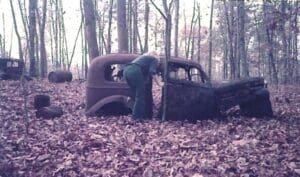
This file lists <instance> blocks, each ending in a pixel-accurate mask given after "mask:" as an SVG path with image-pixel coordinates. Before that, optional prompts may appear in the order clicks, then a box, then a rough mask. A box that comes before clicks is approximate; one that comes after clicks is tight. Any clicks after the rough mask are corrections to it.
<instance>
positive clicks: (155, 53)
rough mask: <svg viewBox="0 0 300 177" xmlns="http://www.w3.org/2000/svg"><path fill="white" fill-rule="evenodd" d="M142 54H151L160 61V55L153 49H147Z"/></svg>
mask: <svg viewBox="0 0 300 177" xmlns="http://www.w3.org/2000/svg"><path fill="white" fill-rule="evenodd" d="M143 55H148V56H152V57H154V58H156V59H157V60H158V61H160V55H159V53H158V52H156V51H155V50H152V51H148V52H146V53H144V54H143Z"/></svg>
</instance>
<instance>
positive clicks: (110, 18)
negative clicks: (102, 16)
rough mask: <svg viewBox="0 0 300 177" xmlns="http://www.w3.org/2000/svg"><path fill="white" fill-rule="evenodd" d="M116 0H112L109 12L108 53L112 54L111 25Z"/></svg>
mask: <svg viewBox="0 0 300 177" xmlns="http://www.w3.org/2000/svg"><path fill="white" fill-rule="evenodd" d="M113 4H114V0H110V3H109V12H108V30H107V53H108V54H109V53H111V24H112V18H113V17H112V16H113Z"/></svg>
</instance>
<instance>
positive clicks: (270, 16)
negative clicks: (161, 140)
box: [0, 0, 300, 85]
mask: <svg viewBox="0 0 300 177" xmlns="http://www.w3.org/2000/svg"><path fill="white" fill-rule="evenodd" d="M68 3H74V4H75V3H79V4H80V6H79V7H80V10H79V11H75V14H74V18H72V20H71V22H70V21H69V19H67V20H66V19H65V16H66V14H68V13H71V12H69V11H68V10H69V9H68V8H65V7H64V5H65V2H63V1H62V0H29V1H26V0H9V1H4V0H2V1H0V4H1V5H2V6H3V7H8V8H4V9H2V11H1V13H2V14H1V21H2V24H1V26H2V27H1V28H0V56H1V57H2V58H4V57H12V58H19V59H21V60H24V61H25V63H26V66H27V67H26V72H28V73H29V74H30V75H31V76H38V77H42V78H43V77H45V76H46V75H47V72H48V71H50V70H53V69H57V68H60V69H67V70H72V72H73V73H74V75H77V76H78V77H79V78H85V77H86V73H87V68H88V65H89V62H91V60H92V59H93V58H94V57H95V56H98V55H103V54H108V53H115V52H129V53H144V52H147V51H148V50H156V51H159V52H161V53H162V54H164V55H166V57H168V56H169V55H173V56H180V57H184V58H187V59H189V60H194V61H197V62H199V63H200V64H201V65H202V66H203V68H204V69H205V70H206V71H207V73H208V74H209V75H210V76H211V77H212V78H213V79H214V80H220V79H236V78H241V77H248V76H263V77H265V78H266V79H267V81H268V82H270V83H274V84H297V85H298V84H300V76H299V57H298V56H299V54H298V49H299V45H298V40H299V37H298V33H299V22H298V16H299V15H298V14H299V12H300V10H299V9H300V8H299V1H296V0H262V1H254V0H252V1H244V0H240V1H227V0H210V1H206V2H204V1H200V0H189V1H180V0H161V1H160V0H155V1H154V0H80V1H78V2H77V1H74V2H73V1H72V2H71V1H70V2H68ZM187 4H188V5H187ZM207 4H209V5H210V7H205V8H203V7H201V6H207ZM74 6H75V5H74ZM203 9H204V10H203ZM73 12H74V11H72V13H73ZM10 17H12V18H10ZM207 18H210V20H209V21H208V19H207ZM206 22H209V24H207V23H206ZM7 24H11V25H7ZM70 24H72V25H70ZM74 31H75V32H74ZM70 33H72V34H71V36H72V38H70V37H67V36H68V35H70ZM14 48H17V49H18V50H15V49H14Z"/></svg>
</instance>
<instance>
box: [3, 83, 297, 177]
mask: <svg viewBox="0 0 300 177" xmlns="http://www.w3.org/2000/svg"><path fill="white" fill-rule="evenodd" d="M18 85H19V83H18V82H16V81H0V88H1V92H0V98H1V101H0V121H1V124H0V130H1V132H0V133H1V134H0V159H1V160H0V176H143V177H156V176H178V177H179V176H193V177H206V176H299V169H300V168H299V161H300V159H299V154H298V152H299V151H298V149H299V146H300V145H299V142H300V139H299V138H300V136H299V135H300V134H299V127H300V123H299V122H300V121H299V115H300V109H299V107H300V97H299V95H300V91H299V89H297V88H295V87H280V88H279V89H271V96H272V104H273V108H274V112H275V116H276V117H275V118H273V119H258V118H247V117H242V116H240V115H239V109H238V108H237V107H235V108H233V109H232V110H229V111H228V114H229V115H228V117H227V118H224V119H225V120H223V121H218V120H203V121H200V122H198V123H197V124H188V123H181V122H163V123H161V122H159V121H157V120H150V121H146V122H145V123H136V122H135V121H133V120H132V119H131V117H130V116H118V117H116V116H107V117H101V118H97V117H89V118H88V117H85V116H84V112H83V109H82V108H81V107H82V106H83V105H84V104H83V103H84V98H85V95H84V94H85V85H84V83H79V82H76V81H74V82H71V83H62V84H51V83H48V82H47V81H32V82H28V88H29V93H31V94H29V96H28V97H29V98H28V100H29V102H32V100H33V97H34V95H35V94H41V93H47V94H49V95H50V96H51V102H52V103H53V104H54V105H57V106H61V107H63V110H64V115H63V116H62V117H60V118H56V119H53V120H44V119H37V118H36V117H35V115H34V108H33V106H32V105H29V110H28V112H29V117H30V122H29V132H30V134H29V135H27V137H25V126H24V118H23V113H24V110H23V104H24V102H23V97H22V95H21V93H22V91H21V90H19V88H18ZM154 87H155V86H154ZM13 90H14V91H13ZM159 91H160V90H159V89H158V88H156V87H155V88H154V99H155V105H156V107H158V105H159V99H160V92H159ZM276 98H277V100H281V101H280V102H279V101H276ZM286 98H287V99H286ZM287 100H288V101H287ZM154 112H157V109H155V110H154ZM7 164H8V165H7ZM278 169H280V170H278ZM3 171H5V172H3Z"/></svg>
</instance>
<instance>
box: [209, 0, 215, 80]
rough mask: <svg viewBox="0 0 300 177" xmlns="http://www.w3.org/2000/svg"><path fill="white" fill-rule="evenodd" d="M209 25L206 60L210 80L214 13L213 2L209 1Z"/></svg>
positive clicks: (212, 0)
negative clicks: (207, 56) (207, 55)
mask: <svg viewBox="0 0 300 177" xmlns="http://www.w3.org/2000/svg"><path fill="white" fill-rule="evenodd" d="M210 9H211V10H210V23H209V59H208V77H209V78H211V70H212V18H213V12H214V0H211V7H210Z"/></svg>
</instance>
